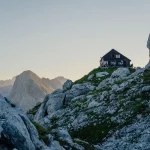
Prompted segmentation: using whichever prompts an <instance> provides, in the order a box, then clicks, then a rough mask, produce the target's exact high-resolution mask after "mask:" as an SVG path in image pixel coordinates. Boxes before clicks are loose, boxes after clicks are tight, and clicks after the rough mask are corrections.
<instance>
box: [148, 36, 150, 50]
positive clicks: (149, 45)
mask: <svg viewBox="0 0 150 150" xmlns="http://www.w3.org/2000/svg"><path fill="white" fill-rule="evenodd" d="M147 48H148V49H150V35H149V37H148V41H147Z"/></svg>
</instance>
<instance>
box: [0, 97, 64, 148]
mask: <svg viewBox="0 0 150 150" xmlns="http://www.w3.org/2000/svg"><path fill="white" fill-rule="evenodd" d="M0 110H1V111H0V149H1V150H64V149H63V147H61V146H60V144H59V142H58V141H54V140H53V139H52V135H50V134H47V137H46V138H47V142H46V144H47V145H46V144H45V143H44V142H43V140H42V139H43V138H44V137H39V135H38V131H37V130H36V128H35V126H34V125H33V124H32V123H31V122H30V120H29V119H28V118H27V116H26V115H25V114H24V112H23V111H22V110H21V109H20V108H19V107H18V106H16V105H15V104H13V103H12V102H10V101H9V100H8V99H7V98H4V97H2V96H1V95H0ZM44 131H45V130H44V129H43V130H41V132H44Z"/></svg>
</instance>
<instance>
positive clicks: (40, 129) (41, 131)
mask: <svg viewBox="0 0 150 150" xmlns="http://www.w3.org/2000/svg"><path fill="white" fill-rule="evenodd" d="M32 123H33V125H34V126H35V127H36V129H37V131H38V134H39V139H40V140H43V141H44V142H45V144H48V137H47V135H48V134H50V132H49V131H48V130H46V129H45V128H43V127H42V126H41V125H40V124H38V123H36V122H33V121H32Z"/></svg>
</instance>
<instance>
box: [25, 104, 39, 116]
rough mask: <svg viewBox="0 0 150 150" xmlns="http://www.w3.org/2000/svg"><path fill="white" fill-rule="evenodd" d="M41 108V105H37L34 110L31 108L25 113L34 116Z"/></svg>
mask: <svg viewBox="0 0 150 150" xmlns="http://www.w3.org/2000/svg"><path fill="white" fill-rule="evenodd" d="M40 106H41V103H39V104H37V105H36V106H35V107H34V108H32V109H31V110H29V111H28V112H27V114H32V115H35V114H36V113H37V111H38V109H39V108H40Z"/></svg>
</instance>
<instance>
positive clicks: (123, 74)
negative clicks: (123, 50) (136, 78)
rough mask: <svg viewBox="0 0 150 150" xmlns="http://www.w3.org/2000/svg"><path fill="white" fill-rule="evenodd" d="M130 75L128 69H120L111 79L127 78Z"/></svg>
mask: <svg viewBox="0 0 150 150" xmlns="http://www.w3.org/2000/svg"><path fill="white" fill-rule="evenodd" d="M129 74H130V71H129V69H128V68H118V69H117V70H116V71H114V72H113V73H112V75H111V78H121V79H123V78H124V77H127V76H128V75H129Z"/></svg>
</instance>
